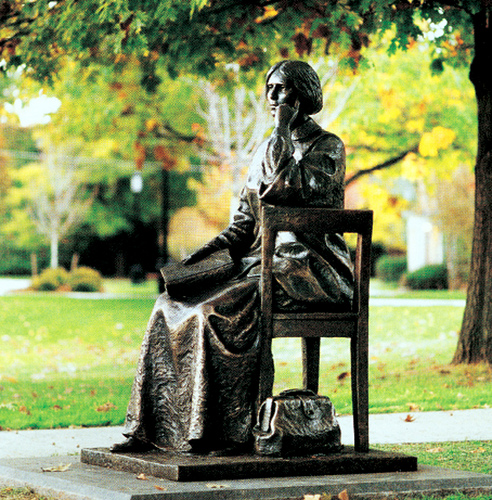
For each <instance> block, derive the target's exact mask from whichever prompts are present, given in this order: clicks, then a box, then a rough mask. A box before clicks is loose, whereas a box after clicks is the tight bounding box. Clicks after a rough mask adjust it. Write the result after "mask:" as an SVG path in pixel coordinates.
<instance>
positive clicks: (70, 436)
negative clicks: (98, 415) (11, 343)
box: [0, 408, 492, 458]
mask: <svg viewBox="0 0 492 500" xmlns="http://www.w3.org/2000/svg"><path fill="white" fill-rule="evenodd" d="M408 415H410V417H411V418H407V417H408ZM339 422H340V427H341V429H342V443H343V444H346V445H351V444H353V430H352V417H350V416H343V417H339ZM122 430H123V428H122V427H94V428H82V429H46V430H36V431H1V432H0V458H28V457H48V456H52V455H71V454H78V453H80V449H81V448H95V447H108V446H111V445H112V444H113V443H117V442H120V441H122V440H123V436H122V434H121V433H122ZM369 436H370V438H369V440H370V443H371V444H391V443H430V442H445V441H490V440H492V408H491V409H479V410H458V411H442V412H438V411H435V412H422V413H420V412H416V413H411V414H408V413H391V414H385V415H370V417H369Z"/></svg>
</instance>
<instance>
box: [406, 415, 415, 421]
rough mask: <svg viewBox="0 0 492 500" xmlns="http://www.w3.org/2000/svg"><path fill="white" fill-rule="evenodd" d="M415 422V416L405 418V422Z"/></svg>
mask: <svg viewBox="0 0 492 500" xmlns="http://www.w3.org/2000/svg"><path fill="white" fill-rule="evenodd" d="M414 420H415V417H414V416H413V415H410V414H408V415H407V416H406V417H405V420H404V421H405V422H413V421H414Z"/></svg>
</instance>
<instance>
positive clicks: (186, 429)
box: [124, 119, 353, 451]
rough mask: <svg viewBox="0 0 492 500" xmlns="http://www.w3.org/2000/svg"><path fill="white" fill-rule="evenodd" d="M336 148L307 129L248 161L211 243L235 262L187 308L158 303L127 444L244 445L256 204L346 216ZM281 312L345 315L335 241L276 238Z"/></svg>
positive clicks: (333, 139)
mask: <svg viewBox="0 0 492 500" xmlns="http://www.w3.org/2000/svg"><path fill="white" fill-rule="evenodd" d="M344 176H345V151H344V146H343V143H342V141H341V140H340V139H339V138H338V137H337V136H335V135H333V134H331V133H328V132H325V131H323V130H322V129H321V128H320V127H319V126H318V125H317V124H316V123H315V122H314V121H313V120H312V119H308V121H307V122H306V123H304V124H303V125H301V126H300V127H298V128H297V129H295V130H294V131H293V132H292V135H291V140H289V139H286V138H285V137H282V136H281V135H280V134H278V133H276V132H275V131H274V132H273V133H272V135H271V136H270V138H269V139H268V140H267V141H265V143H264V144H263V145H262V146H261V147H260V148H259V150H258V152H257V154H256V155H255V157H254V159H253V161H252V164H251V167H250V170H249V175H248V179H247V182H246V185H245V187H244V188H243V191H242V194H241V199H240V203H239V208H238V209H237V212H236V214H235V216H234V219H233V222H232V223H231V224H230V225H229V226H228V227H227V228H226V229H225V230H224V231H222V233H220V234H219V235H218V236H217V237H216V238H215V239H214V240H213V241H212V242H211V244H212V246H213V247H215V248H216V249H220V248H229V249H230V251H231V254H232V256H233V257H234V259H235V260H236V261H237V262H238V267H237V272H236V274H235V276H234V277H233V278H232V279H229V280H228V281H227V282H225V283H222V284H220V285H218V286H216V287H215V288H213V289H209V290H197V293H196V296H195V297H193V298H192V299H186V300H184V301H177V300H175V299H172V298H171V297H169V295H168V294H167V293H163V294H162V295H161V296H160V297H159V298H158V300H157V302H156V304H155V307H154V310H153V312H152V315H151V318H150V320H149V323H148V328H147V331H146V333H145V337H144V340H143V343H142V347H141V352H140V358H139V361H138V367H137V373H136V376H135V380H134V383H133V387H132V393H131V399H130V403H129V405H128V411H127V417H126V422H125V426H126V428H125V432H124V434H125V435H126V436H128V437H135V438H137V439H139V440H141V441H144V442H148V443H152V444H153V445H155V446H157V447H159V448H162V449H174V450H179V451H200V450H213V449H220V448H224V447H228V446H238V445H241V444H247V443H249V442H250V441H251V436H252V426H253V425H254V423H255V422H254V415H253V412H254V407H255V400H256V397H257V394H258V377H259V373H258V369H259V346H260V334H261V329H260V322H259V305H260V298H259V281H260V260H261V257H260V243H261V226H260V219H259V206H260V201H265V202H267V203H271V204H274V205H275V204H278V205H289V206H325V207H332V208H343V196H344ZM274 276H275V287H276V288H275V301H276V307H277V308H278V309H279V310H282V309H284V308H287V307H289V308H294V309H297V310H306V309H308V310H312V309H316V308H319V309H326V308H327V307H331V308H335V309H336V308H346V307H348V305H349V304H350V301H351V300H352V296H353V275H352V265H351V263H350V257H349V252H348V249H347V246H346V244H345V241H344V240H343V237H342V236H341V235H337V234H334V235H325V236H324V237H323V236H322V235H321V236H320V235H315V234H294V233H288V232H285V233H280V234H279V237H278V239H277V243H276V251H275V258H274Z"/></svg>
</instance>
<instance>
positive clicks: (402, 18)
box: [0, 0, 479, 92]
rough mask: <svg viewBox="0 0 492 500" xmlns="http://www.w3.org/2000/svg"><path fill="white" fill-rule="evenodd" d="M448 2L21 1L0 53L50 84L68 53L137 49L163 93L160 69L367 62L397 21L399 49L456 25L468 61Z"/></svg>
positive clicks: (97, 56) (458, 18)
mask: <svg viewBox="0 0 492 500" xmlns="http://www.w3.org/2000/svg"><path fill="white" fill-rule="evenodd" d="M441 3H442V4H446V2H432V4H431V5H429V4H428V3H427V2H424V3H423V4H422V3H421V2H411V3H409V2H400V3H398V2H397V3H391V4H388V3H387V2H382V1H378V2H369V1H362V2H361V1H360V0H343V1H335V2H330V3H329V4H327V3H326V2H321V1H319V0H306V1H305V2H303V4H302V6H301V5H300V4H298V3H295V2H294V3H289V2H287V3H286V2H284V1H282V0H278V1H273V2H267V3H266V4H265V3H264V2H260V1H258V0H257V1H254V2H228V1H226V0H220V1H216V2H205V1H203V0H199V1H198V0H197V1H190V2H182V1H180V0H165V1H159V2H157V1H149V2H141V3H137V2H133V3H125V2H112V1H110V0H98V1H96V0H83V1H79V2H71V3H65V2H62V3H57V4H56V5H53V4H52V3H51V2H49V0H40V1H38V2H35V3H27V4H25V5H24V4H21V3H14V4H11V5H12V7H11V8H10V9H9V11H8V12H7V13H6V15H5V19H4V27H3V30H2V31H1V32H0V49H2V51H3V54H2V55H3V57H4V58H5V60H6V63H7V65H8V66H18V65H20V64H21V63H24V64H27V66H29V67H31V68H33V69H34V71H35V74H36V76H37V78H38V79H40V80H43V79H50V78H52V77H53V75H55V74H56V73H57V70H58V68H59V67H60V64H61V63H62V61H63V58H64V57H65V56H66V55H67V54H69V55H70V54H76V55H77V57H78V58H79V59H80V60H81V61H82V62H85V61H89V60H90V61H100V62H104V63H113V62H114V61H115V59H118V58H120V57H121V56H122V55H127V56H128V55H133V56H135V57H136V58H137V59H138V60H139V61H140V62H141V64H142V65H145V66H146V69H145V71H144V75H143V77H142V79H141V82H142V85H143V86H144V87H146V88H147V89H148V90H149V91H150V92H153V91H154V90H155V83H156V82H157V81H158V79H159V78H160V77H159V76H158V75H157V74H156V67H158V66H160V67H162V68H166V70H167V71H168V73H169V74H171V75H173V76H177V75H178V74H180V73H183V72H193V73H195V74H199V75H202V76H205V77H210V76H211V75H212V74H214V75H215V76H217V77H219V78H221V79H224V78H225V79H228V78H230V76H231V73H232V72H233V71H232V70H231V68H228V67H227V63H235V64H238V65H239V66H240V67H241V68H242V69H243V72H244V74H245V76H246V77H248V73H251V72H255V71H258V70H261V71H263V70H264V69H266V67H267V66H268V65H270V63H271V61H272V60H273V59H278V58H279V57H284V58H285V57H286V56H288V57H292V56H293V55H294V54H296V56H297V57H302V56H305V55H309V54H311V53H314V52H316V53H318V54H321V53H325V54H327V53H328V52H329V51H331V52H334V51H337V50H338V51H341V52H344V53H345V54H346V55H347V57H348V59H349V60H350V61H351V63H350V64H349V65H351V66H352V67H357V65H358V64H359V62H360V51H361V49H362V48H363V47H364V46H365V45H367V41H368V38H369V36H370V35H371V34H373V33H376V32H385V31H387V30H390V29H393V28H394V27H396V28H395V29H394V31H393V37H392V42H391V46H392V50H398V49H399V48H405V47H407V46H408V45H409V44H410V43H411V42H412V41H413V40H414V39H415V38H416V37H417V36H418V35H420V34H421V33H422V32H425V31H426V29H427V26H425V22H424V23H422V18H424V19H425V20H426V22H427V23H429V24H430V23H433V24H431V27H432V26H433V25H438V23H439V22H440V21H442V20H443V19H447V20H448V21H449V23H448V26H451V27H452V29H451V30H450V31H449V32H446V33H445V35H444V36H441V37H438V41H437V44H436V45H438V46H439V48H440V49H441V52H442V51H443V50H444V49H446V50H447V52H449V56H450V57H455V58H458V57H459V54H456V55H455V54H454V52H458V51H459V52H460V53H461V52H464V50H462V47H461V45H460V44H459V43H457V42H456V43H454V44H453V43H452V42H453V40H454V38H453V36H454V33H455V31H460V32H461V33H462V34H461V36H462V37H465V36H466V35H465V34H466V33H467V32H471V29H467V28H469V26H470V24H469V23H470V20H469V18H467V17H465V16H466V15H467V14H468V12H465V11H464V8H463V9H462V8H459V7H457V8H455V9H447V8H446V9H444V8H442V6H441ZM478 5H479V4H478V2H477V6H478ZM477 8H479V7H477ZM419 12H420V16H419V15H418V13H419ZM422 24H424V26H422ZM20 27H22V28H20ZM463 28H464V29H463ZM463 33H464V34H463ZM441 39H442V40H441ZM446 42H447V43H448V46H449V47H448V46H446ZM446 55H448V54H446Z"/></svg>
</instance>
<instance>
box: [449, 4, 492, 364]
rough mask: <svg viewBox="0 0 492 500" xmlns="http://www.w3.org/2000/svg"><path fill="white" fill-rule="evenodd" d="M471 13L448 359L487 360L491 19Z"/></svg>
mask: <svg viewBox="0 0 492 500" xmlns="http://www.w3.org/2000/svg"><path fill="white" fill-rule="evenodd" d="M488 17H489V16H488V13H487V12H486V9H485V8H484V9H483V10H482V12H480V13H478V14H476V15H475V16H474V17H473V25H474V36H475V56H474V59H473V62H472V64H471V68H470V80H471V81H472V83H473V85H474V87H475V93H476V97H477V111H478V149H477V163H476V166H475V185H476V189H475V224H474V228H473V247H472V260H471V271H470V280H469V284H468V293H467V300H466V307H465V313H464V318H463V324H462V326H461V332H460V335H459V339H458V346H457V348H456V352H455V354H454V358H453V363H479V362H488V363H491V364H492V72H491V71H490V54H492V20H490V21H489V19H488Z"/></svg>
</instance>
